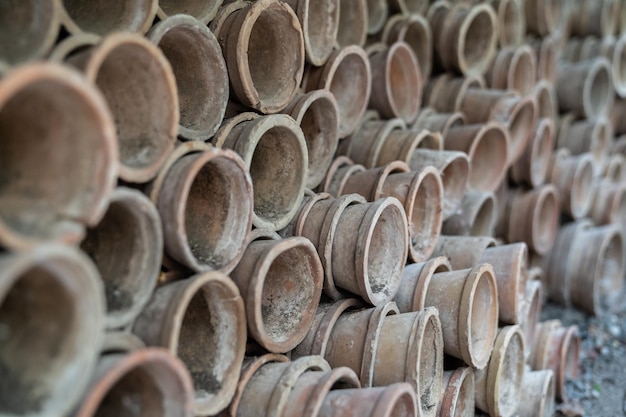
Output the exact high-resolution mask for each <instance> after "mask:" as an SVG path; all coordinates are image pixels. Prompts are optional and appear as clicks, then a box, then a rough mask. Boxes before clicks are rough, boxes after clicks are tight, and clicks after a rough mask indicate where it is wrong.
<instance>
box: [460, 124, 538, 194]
mask: <svg viewBox="0 0 626 417" xmlns="http://www.w3.org/2000/svg"><path fill="white" fill-rule="evenodd" d="M471 126H472V125H465V126H463V127H461V129H462V128H469V127H471ZM479 126H480V128H479V129H478V132H477V133H476V135H475V137H474V140H473V141H472V144H471V146H470V148H469V149H468V151H467V156H468V157H469V160H470V175H471V171H472V169H471V165H472V159H473V158H474V156H475V153H476V150H477V149H478V147H479V145H480V144H481V142H482V140H483V139H484V138H485V137H487V135H490V134H492V133H496V134H499V136H500V137H501V138H502V139H503V143H504V157H503V158H501V160H500V169H499V171H500V172H499V173H498V175H497V176H495V177H492V180H493V183H492V185H491V186H489V187H482V188H481V190H482V191H488V192H494V191H495V190H496V189H497V188H498V186H499V185H500V183H501V182H502V179H503V178H504V177H505V175H506V173H507V168H508V167H509V160H508V159H509V157H508V155H509V153H510V152H511V146H510V144H511V135H510V133H509V129H508V128H507V126H506V125H504V124H503V123H500V122H497V121H490V122H487V123H485V124H481V125H479ZM491 148H493V146H492V147H491ZM524 149H525V147H523V148H522V152H523V151H524ZM471 186H472V185H471V183H470V187H471Z"/></svg>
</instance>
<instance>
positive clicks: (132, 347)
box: [100, 330, 146, 355]
mask: <svg viewBox="0 0 626 417" xmlns="http://www.w3.org/2000/svg"><path fill="white" fill-rule="evenodd" d="M145 348H146V344H145V343H144V342H143V340H141V339H140V338H139V337H137V336H135V335H134V334H133V333H131V332H130V331H125V330H115V331H112V332H106V334H105V335H104V341H103V343H102V348H101V349H100V354H101V355H110V354H118V353H130V352H134V351H137V350H141V349H145Z"/></svg>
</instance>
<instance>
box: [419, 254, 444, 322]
mask: <svg viewBox="0 0 626 417" xmlns="http://www.w3.org/2000/svg"><path fill="white" fill-rule="evenodd" d="M442 267H443V268H445V269H446V270H445V271H440V272H435V271H436V270H437V269H439V268H442ZM450 271H452V265H450V261H449V260H448V258H447V257H445V256H437V257H435V258H432V259H429V260H428V261H426V262H425V263H424V266H423V268H422V270H421V272H420V274H419V276H418V277H417V285H416V286H415V290H414V291H413V305H412V310H413V311H420V310H424V309H425V308H427V307H426V292H427V290H428V287H429V285H430V280H431V279H432V278H433V275H435V274H438V273H445V272H450Z"/></svg>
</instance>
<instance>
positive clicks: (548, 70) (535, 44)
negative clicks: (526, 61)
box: [527, 0, 562, 87]
mask: <svg viewBox="0 0 626 417" xmlns="http://www.w3.org/2000/svg"><path fill="white" fill-rule="evenodd" d="M532 1H535V0H532ZM561 1H562V0H549V1H548V2H547V3H548V4H550V3H552V4H556V3H559V2H561ZM527 42H528V43H529V44H530V46H531V47H532V48H533V49H534V50H535V55H537V79H538V80H545V81H549V82H551V83H553V84H556V79H557V73H558V61H559V58H560V51H561V49H562V48H561V46H560V44H559V38H558V35H552V36H549V37H545V38H527ZM555 87H556V86H555Z"/></svg>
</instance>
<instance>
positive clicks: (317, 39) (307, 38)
mask: <svg viewBox="0 0 626 417" xmlns="http://www.w3.org/2000/svg"><path fill="white" fill-rule="evenodd" d="M340 3H341V2H340V1H339V0H324V1H315V0H313V1H311V0H287V4H289V6H291V8H292V9H293V10H294V11H295V12H296V14H297V15H298V20H300V25H301V26H302V34H303V38H304V50H305V52H306V60H307V62H309V63H310V64H312V65H317V66H320V65H324V63H326V61H327V60H328V57H329V56H330V54H331V53H332V51H333V46H334V45H335V41H336V39H337V31H338V30H339V19H340V14H339V9H340Z"/></svg>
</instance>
